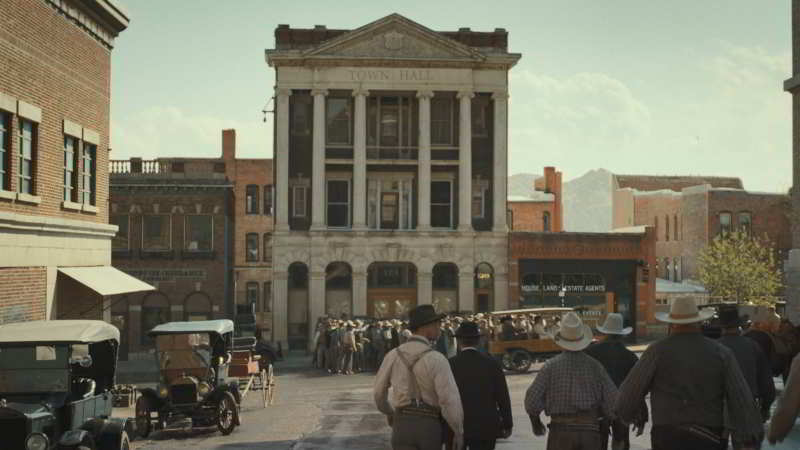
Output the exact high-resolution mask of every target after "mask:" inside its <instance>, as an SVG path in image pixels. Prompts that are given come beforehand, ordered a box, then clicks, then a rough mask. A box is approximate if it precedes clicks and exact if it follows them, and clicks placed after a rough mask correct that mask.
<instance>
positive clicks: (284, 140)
mask: <svg viewBox="0 0 800 450" xmlns="http://www.w3.org/2000/svg"><path fill="white" fill-rule="evenodd" d="M290 95H292V90H291V89H285V88H278V89H276V90H275V103H276V105H277V106H276V108H275V149H274V151H273V155H272V157H273V159H274V160H275V165H276V172H277V177H278V179H277V180H275V201H276V202H277V203H278V204H277V207H276V211H275V231H289V96H290ZM275 298H278V297H275Z"/></svg>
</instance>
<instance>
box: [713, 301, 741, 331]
mask: <svg viewBox="0 0 800 450" xmlns="http://www.w3.org/2000/svg"><path fill="white" fill-rule="evenodd" d="M718 314H719V325H720V326H721V327H722V328H735V327H740V326H742V325H743V324H744V320H742V318H741V317H740V316H739V309H738V308H737V307H736V306H725V307H721V308H720V309H719V313H718Z"/></svg>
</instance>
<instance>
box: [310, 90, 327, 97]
mask: <svg viewBox="0 0 800 450" xmlns="http://www.w3.org/2000/svg"><path fill="white" fill-rule="evenodd" d="M311 95H312V96H314V97H316V96H317V95H322V96H323V97H324V96H327V95H328V90H327V89H321V88H318V89H312V90H311Z"/></svg>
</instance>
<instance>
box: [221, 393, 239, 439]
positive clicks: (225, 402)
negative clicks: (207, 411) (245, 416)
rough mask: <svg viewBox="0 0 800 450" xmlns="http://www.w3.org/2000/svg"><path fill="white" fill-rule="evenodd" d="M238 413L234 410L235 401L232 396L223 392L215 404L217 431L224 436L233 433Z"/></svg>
mask: <svg viewBox="0 0 800 450" xmlns="http://www.w3.org/2000/svg"><path fill="white" fill-rule="evenodd" d="M238 414H239V411H238V410H237V408H236V399H234V398H233V394H231V393H230V392H225V393H223V394H222V396H221V397H220V399H219V401H218V402H217V429H219V432H220V433H222V434H223V435H224V436H227V435H229V434H231V433H232V432H233V429H234V428H236V421H237V417H236V416H238Z"/></svg>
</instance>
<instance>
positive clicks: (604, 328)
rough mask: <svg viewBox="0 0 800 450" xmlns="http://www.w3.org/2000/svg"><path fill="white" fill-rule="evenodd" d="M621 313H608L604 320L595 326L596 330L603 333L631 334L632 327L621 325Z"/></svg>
mask: <svg viewBox="0 0 800 450" xmlns="http://www.w3.org/2000/svg"><path fill="white" fill-rule="evenodd" d="M622 324H623V320H622V314H619V313H610V314H609V315H607V316H606V320H605V322H603V324H602V325H598V326H597V331H599V332H601V333H603V334H619V335H622V336H626V335H628V334H631V331H633V328H632V327H624V328H623V326H622Z"/></svg>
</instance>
